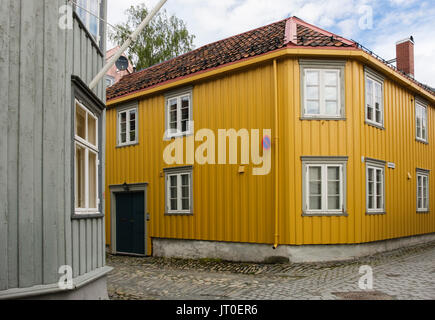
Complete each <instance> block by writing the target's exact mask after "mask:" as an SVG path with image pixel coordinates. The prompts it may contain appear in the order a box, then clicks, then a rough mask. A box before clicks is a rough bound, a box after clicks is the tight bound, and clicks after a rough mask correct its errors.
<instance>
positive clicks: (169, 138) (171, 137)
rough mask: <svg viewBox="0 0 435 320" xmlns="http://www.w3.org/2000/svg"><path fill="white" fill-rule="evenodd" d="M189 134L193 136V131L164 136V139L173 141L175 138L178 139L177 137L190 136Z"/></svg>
mask: <svg viewBox="0 0 435 320" xmlns="http://www.w3.org/2000/svg"><path fill="white" fill-rule="evenodd" d="M189 136H193V132H186V133H183V134H177V135H171V136H165V137H164V138H163V140H164V141H171V140H173V139H177V138H184V137H189Z"/></svg>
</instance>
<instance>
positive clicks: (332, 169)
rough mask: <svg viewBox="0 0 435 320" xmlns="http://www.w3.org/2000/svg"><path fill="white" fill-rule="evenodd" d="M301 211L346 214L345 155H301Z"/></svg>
mask: <svg viewBox="0 0 435 320" xmlns="http://www.w3.org/2000/svg"><path fill="white" fill-rule="evenodd" d="M302 164H303V187H302V194H303V208H304V209H303V213H304V214H306V215H310V214H324V215H328V214H330V215H337V214H339V215H340V214H346V166H347V157H302Z"/></svg>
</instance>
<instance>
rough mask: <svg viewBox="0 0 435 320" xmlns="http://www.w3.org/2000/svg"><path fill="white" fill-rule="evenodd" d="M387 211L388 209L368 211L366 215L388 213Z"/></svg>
mask: <svg viewBox="0 0 435 320" xmlns="http://www.w3.org/2000/svg"><path fill="white" fill-rule="evenodd" d="M386 214H387V212H386V211H367V212H366V215H368V216H378V215H379V216H382V215H386Z"/></svg>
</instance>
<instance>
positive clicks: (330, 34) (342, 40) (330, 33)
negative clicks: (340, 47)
mask: <svg viewBox="0 0 435 320" xmlns="http://www.w3.org/2000/svg"><path fill="white" fill-rule="evenodd" d="M292 18H294V19H296V20H297V21H298V22H299V24H300V25H302V26H304V27H307V28H310V29H312V30H314V31H317V32H319V33H322V34H324V35H326V36H329V37H330V36H333V37H335V38H337V40H340V41H341V42H343V43H345V44H348V45H352V46H354V45H355V42H354V41H352V40H349V39H347V38H345V37H343V36H340V35H338V34H336V33H333V32H331V31H328V30H325V29H323V28H320V27H318V26H315V25H313V24H311V23H308V22H306V21H305V20H302V19H301V18H298V17H296V16H293V17H292Z"/></svg>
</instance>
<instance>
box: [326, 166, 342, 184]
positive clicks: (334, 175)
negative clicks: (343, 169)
mask: <svg viewBox="0 0 435 320" xmlns="http://www.w3.org/2000/svg"><path fill="white" fill-rule="evenodd" d="M335 180H340V167H328V181H335Z"/></svg>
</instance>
